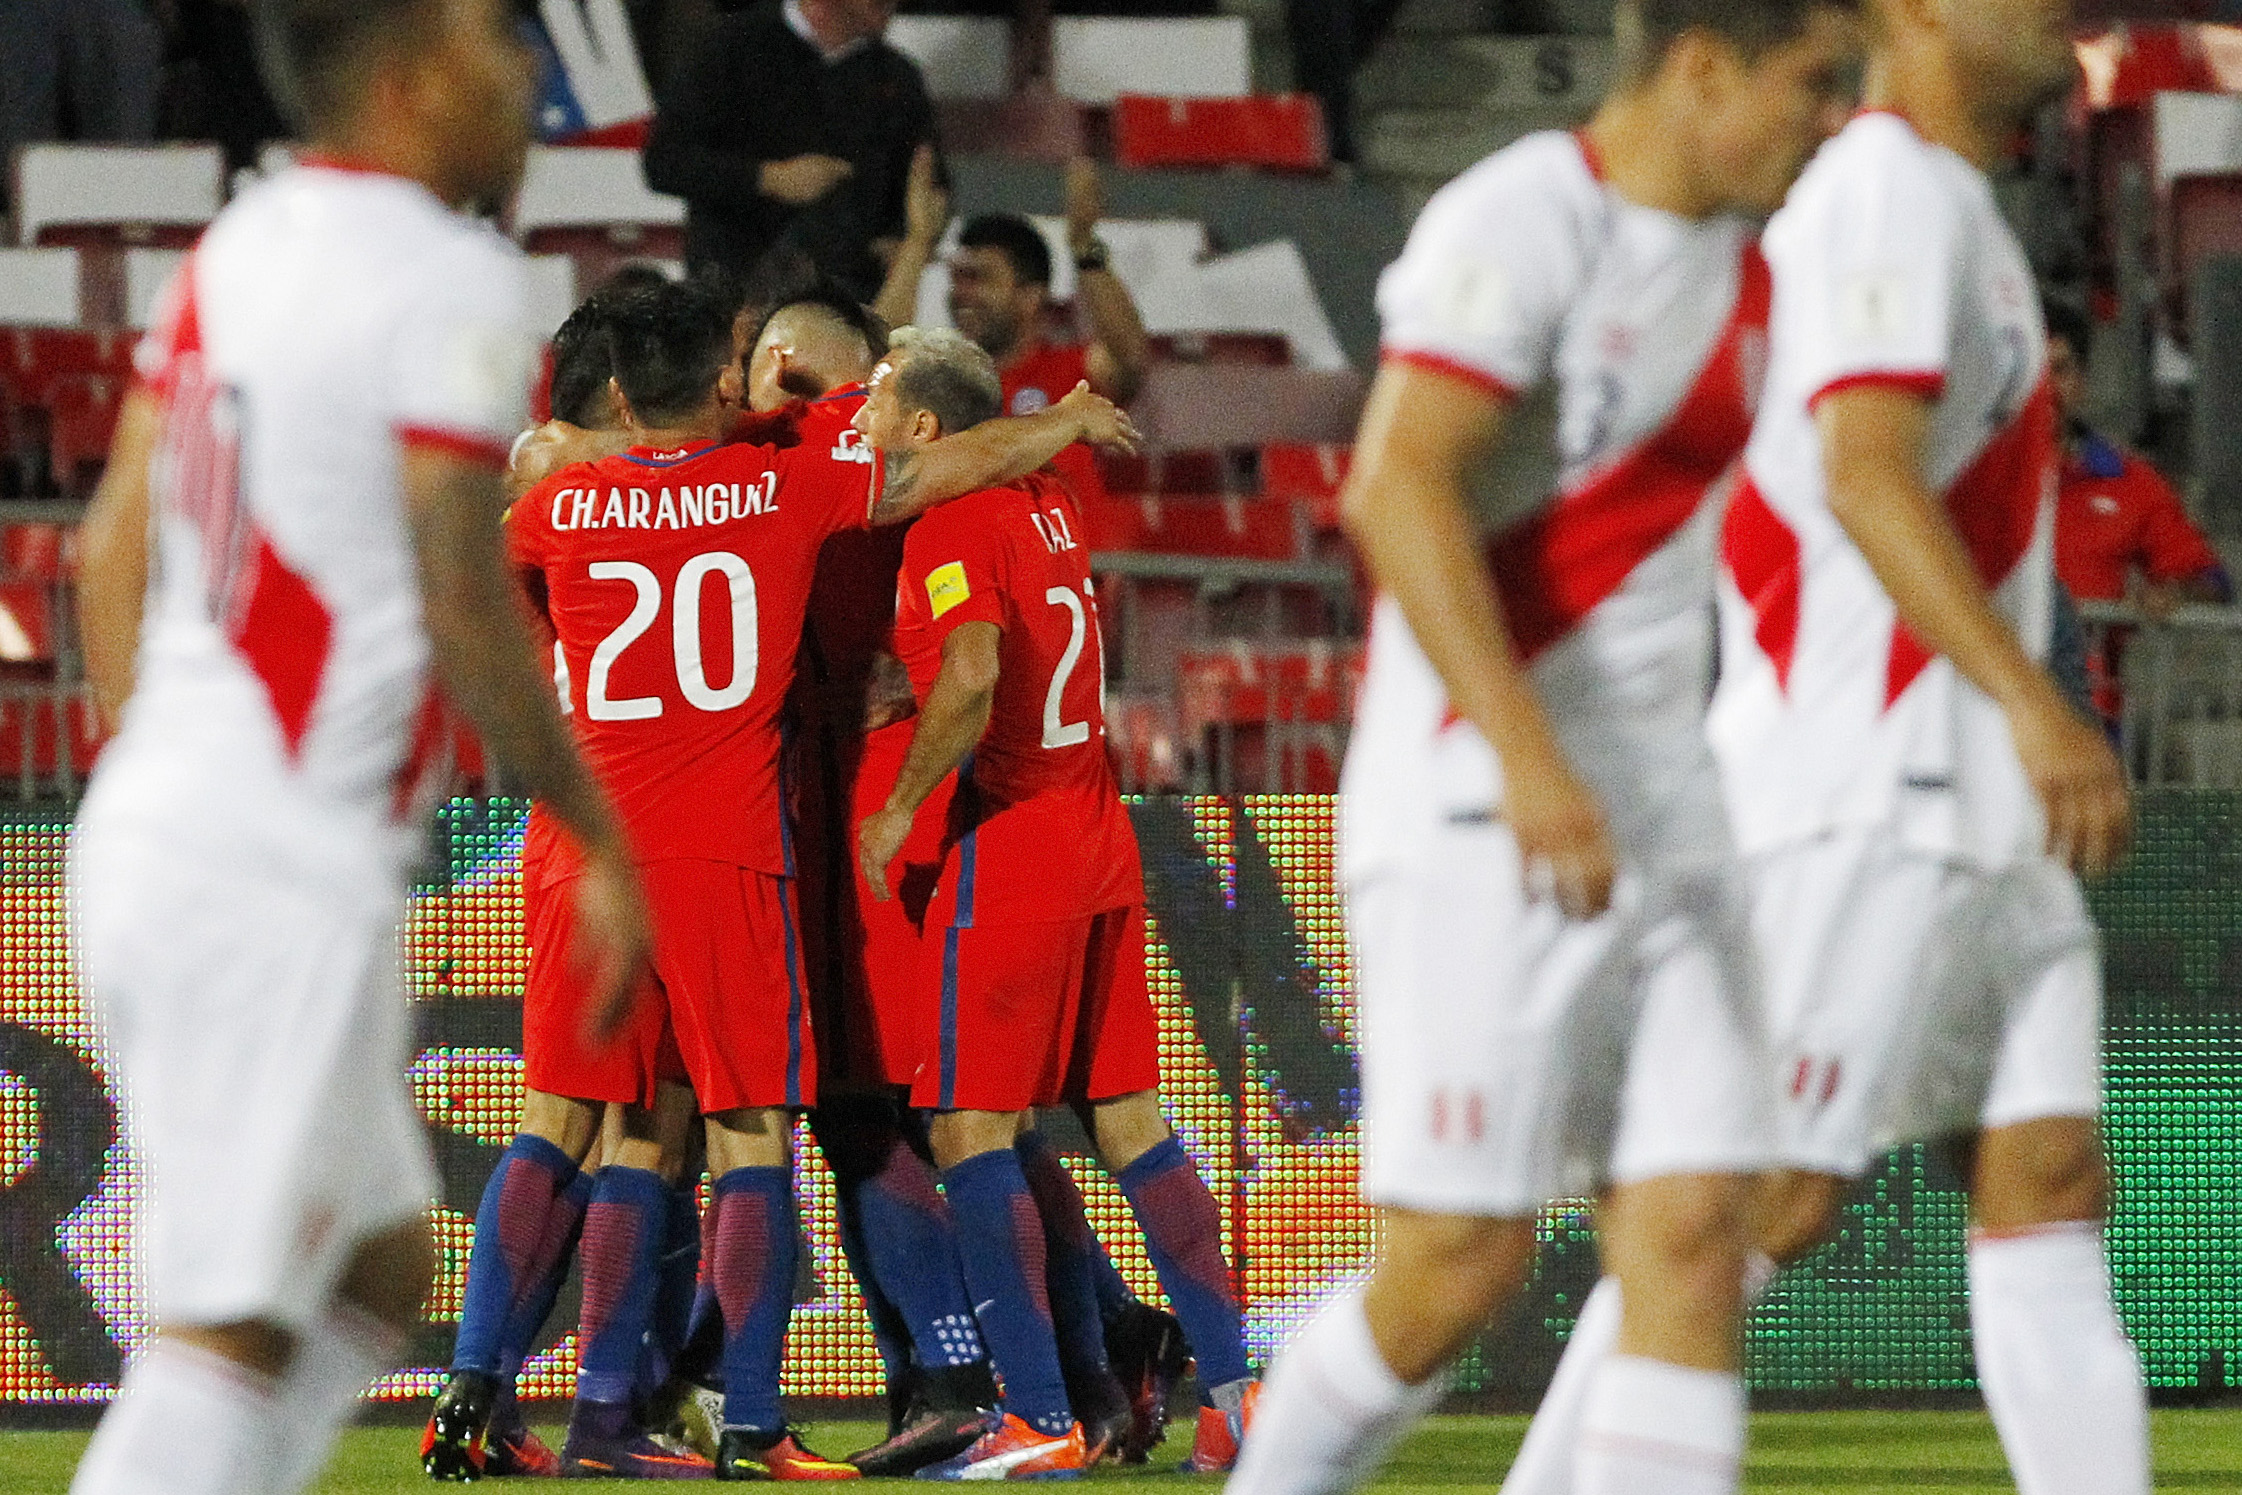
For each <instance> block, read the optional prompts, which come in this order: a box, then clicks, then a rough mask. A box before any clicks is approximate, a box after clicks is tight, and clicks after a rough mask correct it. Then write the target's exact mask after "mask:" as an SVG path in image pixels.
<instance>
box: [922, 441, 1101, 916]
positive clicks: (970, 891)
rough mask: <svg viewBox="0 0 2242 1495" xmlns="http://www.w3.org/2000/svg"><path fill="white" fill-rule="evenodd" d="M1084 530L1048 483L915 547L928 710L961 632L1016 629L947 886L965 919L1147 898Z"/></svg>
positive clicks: (954, 829) (948, 860)
mask: <svg viewBox="0 0 2242 1495" xmlns="http://www.w3.org/2000/svg"><path fill="white" fill-rule="evenodd" d="M1089 561H1090V553H1089V551H1088V550H1086V549H1085V548H1084V547H1083V542H1082V521H1081V517H1080V515H1079V514H1078V513H1077V512H1076V510H1075V506H1074V502H1073V500H1072V499H1071V498H1070V497H1069V496H1068V494H1067V492H1066V489H1065V486H1064V485H1063V484H1061V483H1059V482H1056V481H1054V480H1053V479H1052V478H1051V476H1050V475H1049V474H1047V473H1036V474H1034V475H1033V476H1030V477H1027V478H1023V479H1021V480H1020V481H1019V482H1016V483H1011V484H1007V485H1006V486H1004V487H1002V488H985V489H983V490H981V491H980V492H978V493H974V494H970V495H968V496H967V497H965V498H961V499H959V500H957V501H956V502H955V503H951V504H945V505H944V506H942V507H941V508H938V509H933V510H930V511H928V512H927V513H925V514H923V515H921V516H920V517H919V520H918V523H917V524H915V525H914V526H913V527H912V529H911V534H910V537H909V538H908V539H907V540H906V541H905V542H904V546H903V572H902V576H901V578H900V579H899V581H898V585H897V595H896V608H895V641H896V652H897V653H898V654H900V655H901V656H902V659H903V663H904V665H905V666H906V667H907V668H908V669H909V670H910V672H911V688H912V690H913V691H914V692H915V693H916V694H917V696H918V698H919V703H920V706H921V708H922V709H923V708H924V706H925V703H926V696H927V692H928V691H929V690H931V689H932V688H933V685H934V679H935V676H936V675H937V674H939V673H940V671H941V667H942V645H943V642H944V641H945V640H946V639H948V638H949V636H950V634H951V632H952V631H953V630H955V629H956V628H957V627H958V626H959V625H960V624H964V623H975V622H980V623H993V624H995V625H996V626H997V627H998V628H1000V629H1002V630H1003V634H1004V637H1003V641H1002V643H1001V644H1000V645H999V652H998V665H997V686H996V702H995V705H994V708H993V709H992V711H991V713H990V717H989V726H988V730H987V732H985V733H984V734H983V735H982V737H981V741H980V743H979V745H978V746H976V747H975V748H974V750H973V755H972V756H971V757H970V758H968V759H967V760H966V762H965V765H964V766H963V767H962V768H960V769H959V770H958V778H957V793H956V798H955V799H954V801H953V802H952V808H951V813H950V834H949V836H948V838H947V840H948V843H949V846H948V849H947V851H946V854H945V857H944V863H943V869H942V879H943V882H944V883H945V884H947V885H949V887H950V889H951V890H952V891H954V895H955V899H956V904H955V907H956V912H955V914H954V916H953V917H954V922H955V923H956V924H957V925H958V926H960V927H965V926H969V925H987V924H1029V923H1044V922H1048V921H1052V920H1059V919H1074V918H1081V917H1085V916H1087V915H1091V914H1095V913H1099V912H1102V911H1103V910H1106V909H1112V908H1124V907H1128V906H1130V905H1133V904H1137V903H1141V902H1143V901H1144V876H1143V872H1142V870H1141V867H1140V865H1139V862H1138V859H1137V842H1136V833H1135V831H1134V830H1133V829H1131V827H1130V825H1129V817H1128V813H1127V812H1126V811H1125V810H1124V809H1123V808H1122V806H1121V795H1120V790H1119V788H1118V786H1117V785H1116V784H1115V782H1114V778H1113V769H1112V767H1111V765H1110V764H1109V763H1108V762H1107V760H1106V748H1105V683H1104V666H1105V645H1104V641H1103V640H1102V639H1101V638H1100V636H1099V633H1098V607H1097V599H1096V596H1095V594H1094V592H1093V590H1092V587H1091V582H1090V565H1089Z"/></svg>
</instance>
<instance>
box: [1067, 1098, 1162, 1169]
mask: <svg viewBox="0 0 2242 1495" xmlns="http://www.w3.org/2000/svg"><path fill="white" fill-rule="evenodd" d="M1086 1119H1087V1120H1088V1122H1089V1125H1090V1128H1091V1131H1092V1134H1093V1135H1094V1136H1095V1137H1096V1138H1097V1142H1098V1156H1099V1157H1100V1158H1102V1159H1103V1160H1104V1162H1105V1165H1106V1166H1107V1167H1108V1168H1110V1169H1112V1170H1113V1171H1114V1172H1116V1173H1118V1172H1120V1171H1121V1170H1122V1169H1123V1168H1126V1167H1128V1166H1129V1165H1130V1164H1131V1163H1133V1162H1135V1161H1136V1160H1137V1159H1138V1158H1141V1157H1143V1156H1144V1155H1145V1154H1146V1153H1148V1152H1150V1151H1152V1149H1153V1148H1155V1147H1158V1146H1159V1145H1160V1144H1161V1143H1163V1142H1165V1141H1167V1140H1168V1138H1169V1137H1170V1136H1171V1135H1172V1133H1171V1131H1170V1129H1169V1127H1168V1118H1167V1115H1166V1114H1165V1113H1164V1112H1162V1111H1161V1109H1160V1093H1159V1092H1158V1091H1156V1090H1140V1091H1137V1092H1136V1093H1135V1094H1133V1095H1123V1096H1117V1097H1115V1098H1114V1099H1112V1100H1107V1101H1099V1102H1098V1103H1097V1104H1096V1105H1095V1106H1092V1107H1091V1108H1090V1115H1089V1116H1088V1118H1086Z"/></svg>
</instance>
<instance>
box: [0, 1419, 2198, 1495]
mask: <svg viewBox="0 0 2242 1495" xmlns="http://www.w3.org/2000/svg"><path fill="white" fill-rule="evenodd" d="M541 1431H547V1430H543V1429H541ZM549 1431H550V1432H551V1433H552V1434H553V1436H554V1438H555V1441H556V1442H557V1441H558V1429H551V1430H549ZM877 1431H878V1430H877V1429H875V1428H874V1427H873V1426H872V1425H871V1424H870V1423H849V1422H833V1423H824V1424H820V1425H819V1426H817V1427H815V1428H813V1429H811V1431H810V1438H811V1441H812V1442H813V1443H814V1444H815V1445H816V1446H817V1447H818V1448H820V1449H822V1450H824V1451H825V1452H827V1453H833V1454H838V1453H840V1452H842V1451H844V1450H847V1449H851V1448H858V1447H861V1446H863V1445H864V1444H866V1443H868V1442H870V1441H871V1440H872V1438H873V1437H874V1435H875V1434H876V1432H877ZM1525 1431H1526V1421H1525V1419H1524V1418H1522V1417H1436V1418H1434V1419H1433V1420H1432V1421H1431V1422H1430V1423H1428V1424H1427V1425H1426V1426H1425V1427H1424V1428H1423V1429H1422V1430H1421V1431H1420V1432H1419V1433H1418V1434H1417V1436H1416V1437H1414V1438H1412V1439H1411V1440H1410V1441H1409V1442H1408V1443H1407V1444H1406V1445H1404V1446H1403V1448H1402V1451H1401V1453H1400V1456H1399V1457H1397V1458H1396V1459H1395V1460H1394V1462H1393V1463H1392V1465H1390V1466H1389V1467H1388V1468H1387V1470H1386V1473H1385V1475H1384V1477H1383V1478H1382V1479H1380V1480H1379V1482H1378V1484H1377V1485H1376V1487H1375V1488H1376V1489H1377V1490H1379V1491H1384V1492H1388V1495H1406V1492H1409V1491H1415V1490H1450V1489H1456V1488H1459V1487H1479V1488H1492V1487H1493V1486H1494V1485H1496V1484H1498V1483H1500V1482H1501V1480H1502V1476H1503V1471H1504V1470H1506V1469H1508V1468H1509V1467H1510V1460H1511V1457H1512V1455H1514V1454H1515V1453H1516V1452H1517V1450H1518V1440H1519V1439H1520V1438H1522V1437H1524V1436H1525ZM419 1439H420V1430H419V1429H418V1428H402V1427H380V1428H358V1429H354V1430H352V1431H351V1432H350V1433H349V1434H347V1435H346V1436H345V1438H344V1441H343V1446H342V1450H341V1452H340V1453H339V1454H338V1455H337V1456H336V1459H335V1462H334V1465H333V1466H332V1467H331V1468H330V1469H329V1471H328V1474H327V1478H326V1481H325V1482H324V1483H323V1484H321V1485H320V1486H319V1490H320V1492H321V1495H404V1492H407V1491H414V1492H427V1491H429V1490H431V1489H433V1488H435V1487H433V1486H431V1485H430V1484H429V1482H428V1481H427V1480H426V1479H424V1478H423V1477H422V1476H421V1473H420V1469H419V1466H418V1463H417V1461H416V1459H415V1457H414V1455H415V1452H416V1450H417V1449H418V1447H419ZM85 1443H86V1434H84V1433H82V1432H77V1433H6V1432H0V1492H5V1495H62V1492H63V1491H64V1490H66V1489H67V1488H68V1487H69V1483H70V1471H71V1468H72V1467H73V1466H74V1465H75V1464H76V1462H77V1459H78V1454H79V1452H80V1451H81V1450H82V1449H83V1448H84V1447H85ZM1186 1452H1188V1445H1187V1443H1186V1440H1185V1438H1184V1437H1183V1436H1182V1430H1180V1429H1179V1430H1178V1432H1176V1433H1172V1434H1171V1435H1170V1438H1169V1442H1168V1445H1167V1446H1166V1447H1164V1448H1162V1449H1160V1450H1159V1454H1160V1456H1161V1458H1160V1462H1158V1463H1155V1464H1153V1465H1152V1466H1150V1467H1149V1468H1148V1469H1143V1470H1135V1469H1108V1470H1101V1471H1099V1472H1098V1473H1097V1474H1096V1475H1094V1476H1093V1478H1094V1479H1095V1480H1096V1481H1098V1482H1099V1483H1101V1484H1107V1485H1112V1486H1119V1485H1124V1484H1132V1483H1134V1484H1142V1485H1147V1486H1158V1487H1163V1488H1170V1487H1177V1486H1186V1487H1190V1488H1193V1489H1198V1490H1206V1491H1213V1490H1216V1489H1219V1485H1218V1484H1217V1483H1216V1482H1215V1481H1214V1480H1212V1479H1201V1478H1193V1477H1191V1476H1189V1475H1184V1474H1178V1473H1174V1472H1171V1471H1172V1470H1173V1468H1174V1466H1175V1464H1176V1462H1177V1461H1178V1460H1180V1459H1181V1458H1182V1457H1183V1455H1184V1454H1185V1453H1186ZM2156 1461H2157V1482H2156V1487H2157V1488H2158V1489H2159V1490H2242V1411H2230V1410H2217V1411H2163V1412H2158V1413H2157V1414H2156ZM602 1483H606V1484H620V1483H622V1481H603V1482H602ZM1744 1486H1745V1488H1746V1489H1747V1490H1755V1491H1757V1490H1766V1491H1777V1490H1779V1491H1783V1492H1785V1495H1820V1492H1828V1495H1838V1492H1843V1495H1901V1492H1903V1491H1919V1490H1927V1489H1937V1490H2008V1489H2012V1488H2014V1487H2013V1486H2012V1485H2011V1484H2010V1483H2009V1479H2008V1474H2007V1471H2006V1470H2005V1468H2004V1467H2003V1465H2002V1463H2001V1451H2000V1446H1999V1444H1998V1443H1997V1442H1995V1440H1994V1437H1993V1427H1992V1424H1991V1423H1990V1422H1988V1421H1987V1420H1986V1418H1985V1417H1984V1415H1983V1414H1982V1413H1974V1412H1774V1413H1766V1414H1762V1415H1760V1416H1758V1417H1755V1418H1754V1419H1753V1420H1752V1451H1751V1461H1750V1468H1749V1471H1748V1475H1747V1477H1746V1479H1745V1482H1744ZM510 1487H513V1486H512V1482H510V1481H509V1482H505V1483H498V1484H494V1485H493V1486H492V1488H494V1489H506V1488H510ZM1116 1495H1118V1491H1116Z"/></svg>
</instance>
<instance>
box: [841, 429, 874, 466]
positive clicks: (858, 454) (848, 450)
mask: <svg viewBox="0 0 2242 1495" xmlns="http://www.w3.org/2000/svg"><path fill="white" fill-rule="evenodd" d="M831 456H832V458H833V460H834V461H836V462H863V463H865V464H867V465H869V464H870V462H871V460H872V449H871V448H870V447H868V446H866V445H865V444H864V433H863V432H862V431H859V430H857V429H856V427H854V426H843V427H841V434H840V437H839V439H838V440H836V441H835V442H834V443H833V450H832V453H831Z"/></svg>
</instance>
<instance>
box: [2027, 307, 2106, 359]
mask: <svg viewBox="0 0 2242 1495" xmlns="http://www.w3.org/2000/svg"><path fill="white" fill-rule="evenodd" d="M2040 314H2041V315H2042V316H2044V317H2046V318H2047V335H2048V336H2049V337H2051V338H2061V339H2062V340H2063V341H2064V342H2067V343H2069V344H2070V345H2071V354H2072V356H2073V357H2075V358H2077V359H2078V361H2079V362H2081V363H2084V362H2086V358H2087V355H2088V354H2089V353H2091V352H2093V351H2094V323H2093V322H2092V321H2091V320H2090V319H2089V318H2088V317H2087V315H2086V313H2085V312H2083V311H2080V310H2079V309H2078V308H2077V307H2075V306H2073V305H2071V304H2070V303H2069V302H2067V301H2050V300H2043V301H2041V302H2040Z"/></svg>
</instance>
